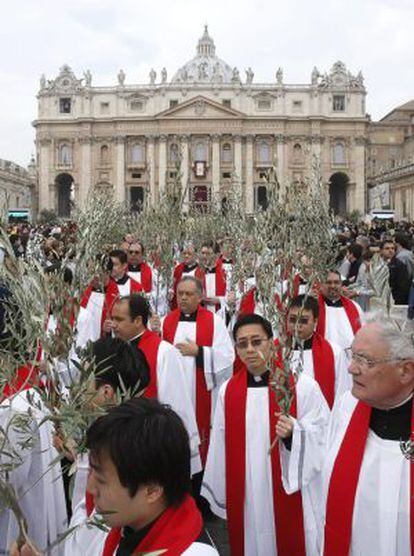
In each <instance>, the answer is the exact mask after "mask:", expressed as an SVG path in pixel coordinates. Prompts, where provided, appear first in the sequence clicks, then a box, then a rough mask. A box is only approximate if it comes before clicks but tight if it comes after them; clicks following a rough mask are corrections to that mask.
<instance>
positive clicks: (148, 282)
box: [141, 262, 152, 293]
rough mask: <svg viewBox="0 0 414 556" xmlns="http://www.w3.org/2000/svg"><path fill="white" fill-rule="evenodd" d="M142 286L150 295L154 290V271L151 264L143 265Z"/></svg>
mask: <svg viewBox="0 0 414 556" xmlns="http://www.w3.org/2000/svg"><path fill="white" fill-rule="evenodd" d="M141 285H142V287H143V289H144V292H146V293H150V292H151V290H152V270H151V267H150V265H149V264H147V263H144V262H143V263H141Z"/></svg>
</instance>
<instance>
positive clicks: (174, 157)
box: [170, 143, 179, 162]
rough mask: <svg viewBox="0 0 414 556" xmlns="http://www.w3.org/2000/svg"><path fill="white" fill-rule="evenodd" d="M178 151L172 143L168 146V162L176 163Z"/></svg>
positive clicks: (175, 144)
mask: <svg viewBox="0 0 414 556" xmlns="http://www.w3.org/2000/svg"><path fill="white" fill-rule="evenodd" d="M178 159H179V150H178V145H177V143H172V144H171V145H170V162H178Z"/></svg>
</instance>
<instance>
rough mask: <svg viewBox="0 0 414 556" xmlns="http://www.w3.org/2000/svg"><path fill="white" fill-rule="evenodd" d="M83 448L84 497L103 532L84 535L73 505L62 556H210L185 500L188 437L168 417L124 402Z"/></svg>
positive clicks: (160, 409) (153, 405) (166, 411)
mask: <svg viewBox="0 0 414 556" xmlns="http://www.w3.org/2000/svg"><path fill="white" fill-rule="evenodd" d="M86 445H87V448H88V450H89V460H90V474H89V477H88V491H89V492H90V494H91V496H92V498H93V502H94V505H95V508H96V512H97V513H98V514H100V515H101V516H102V517H103V519H104V521H105V522H106V524H107V526H108V527H109V530H106V531H105V530H102V528H97V527H91V526H89V527H88V526H87V525H86V524H85V519H86V517H87V514H86V509H85V506H84V505H82V504H79V505H78V507H77V508H76V512H75V514H74V516H73V518H72V522H71V525H72V526H79V528H78V529H76V530H75V532H74V533H73V534H72V535H71V536H70V537H69V538H68V539H67V540H66V541H65V555H66V556H84V555H86V554H91V555H93V556H100V555H103V556H132V555H133V554H137V553H147V552H148V553H152V552H156V551H160V552H163V551H164V552H163V553H165V554H166V555H167V556H168V555H169V556H179V555H181V554H182V555H183V556H193V555H194V556H196V555H197V556H218V552H217V551H216V550H215V548H213V545H212V541H211V540H210V537H209V535H208V533H207V532H206V531H205V530H204V527H203V520H202V517H201V514H200V512H199V511H198V509H197V507H196V505H195V502H194V500H193V499H192V497H191V496H190V494H189V493H190V448H189V443H188V435H187V432H186V430H185V427H184V425H183V423H182V421H181V419H180V418H179V417H178V415H176V413H174V411H173V410H172V409H170V408H169V407H167V406H163V405H161V404H160V403H158V402H157V401H156V400H149V399H145V398H135V399H132V400H129V401H127V402H125V403H123V404H121V405H119V406H117V407H114V408H112V409H111V410H110V411H109V412H108V413H107V414H106V415H104V416H102V417H100V418H98V419H97V420H96V421H95V422H94V423H93V424H92V425H91V426H90V428H89V430H88V432H87V441H86ZM24 548H26V547H24ZM22 553H23V552H22ZM15 554H16V552H15ZM28 554H30V555H33V552H32V553H30V552H29V553H28Z"/></svg>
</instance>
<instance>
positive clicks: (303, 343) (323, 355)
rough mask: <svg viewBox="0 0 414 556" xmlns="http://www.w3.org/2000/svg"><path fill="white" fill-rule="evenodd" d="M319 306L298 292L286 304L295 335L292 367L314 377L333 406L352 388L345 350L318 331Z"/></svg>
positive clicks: (330, 405) (291, 330)
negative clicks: (287, 304) (337, 399)
mask: <svg viewBox="0 0 414 556" xmlns="http://www.w3.org/2000/svg"><path fill="white" fill-rule="evenodd" d="M318 316H319V306H318V301H317V300H316V299H315V298H314V297H310V296H307V295H298V296H297V297H294V298H293V299H292V300H291V301H290V303H289V313H288V330H289V332H290V334H292V336H293V338H294V340H293V341H294V344H295V346H294V347H295V349H294V351H293V367H294V368H297V369H298V370H300V371H302V372H304V373H306V374H307V375H309V376H311V377H312V378H314V379H315V380H316V382H317V383H318V384H319V387H320V389H321V390H322V393H323V395H324V396H325V399H326V401H327V403H328V405H329V407H330V408H332V406H333V404H334V401H335V399H336V398H338V397H340V396H341V395H342V394H343V393H344V392H346V391H347V390H350V388H351V383H352V382H351V378H350V375H349V373H348V359H347V357H346V354H345V351H344V350H343V349H342V348H340V347H339V346H338V345H337V344H334V343H333V342H328V340H325V338H322V336H320V335H319V334H318V333H317V332H316V327H317V323H318Z"/></svg>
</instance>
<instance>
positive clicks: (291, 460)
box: [201, 314, 329, 556]
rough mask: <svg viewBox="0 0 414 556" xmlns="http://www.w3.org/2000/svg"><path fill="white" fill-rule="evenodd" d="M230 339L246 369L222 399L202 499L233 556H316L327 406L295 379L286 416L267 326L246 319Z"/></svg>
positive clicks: (312, 385) (305, 381) (303, 378)
mask: <svg viewBox="0 0 414 556" xmlns="http://www.w3.org/2000/svg"><path fill="white" fill-rule="evenodd" d="M233 335H234V340H235V345H236V351H237V354H238V355H239V357H240V359H241V361H242V363H243V366H242V368H241V369H240V370H239V372H238V373H236V374H235V375H233V377H232V378H231V379H230V380H228V381H227V382H225V383H224V384H223V385H222V387H221V388H220V391H219V395H218V400H217V406H216V412H215V416H214V424H213V431H212V434H211V443H210V448H209V452H208V457H207V464H206V469H205V473H204V479H203V486H202V491H201V493H202V495H203V496H204V497H205V498H206V499H207V500H208V501H209V502H210V506H211V509H212V511H213V512H214V513H215V514H217V515H218V516H220V517H221V518H223V519H227V520H228V530H229V539H230V547H231V553H232V554H237V555H244V554H246V555H249V556H253V555H254V556H276V554H279V555H285V554H286V555H292V556H293V555H295V556H305V554H312V555H315V554H317V546H316V542H317V540H316V539H317V530H316V522H315V515H314V512H315V508H316V506H317V501H318V485H317V484H316V479H317V476H318V473H319V471H320V469H321V466H322V457H323V445H324V440H325V430H326V427H327V422H328V416H329V409H328V406H327V404H326V402H325V399H324V397H323V395H322V393H321V391H320V388H319V386H318V385H317V383H316V382H315V381H314V380H313V379H312V378H310V377H309V376H307V375H306V374H304V373H302V374H300V375H299V377H297V376H296V377H294V375H293V374H292V377H291V382H290V389H291V392H292V393H293V400H292V404H291V407H290V411H289V414H288V415H286V414H285V413H283V411H282V409H281V406H279V403H278V401H277V399H276V394H275V392H274V391H273V390H272V388H271V383H270V380H269V377H270V370H269V369H270V367H271V366H273V365H277V362H276V357H275V355H276V354H275V350H274V343H273V332H272V327H271V324H270V322H269V321H267V320H266V319H264V318H263V317H261V316H260V315H256V314H247V315H243V316H242V317H241V318H240V319H239V320H238V321H237V322H236V324H235V326H234V331H233ZM276 376H277V374H276Z"/></svg>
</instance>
